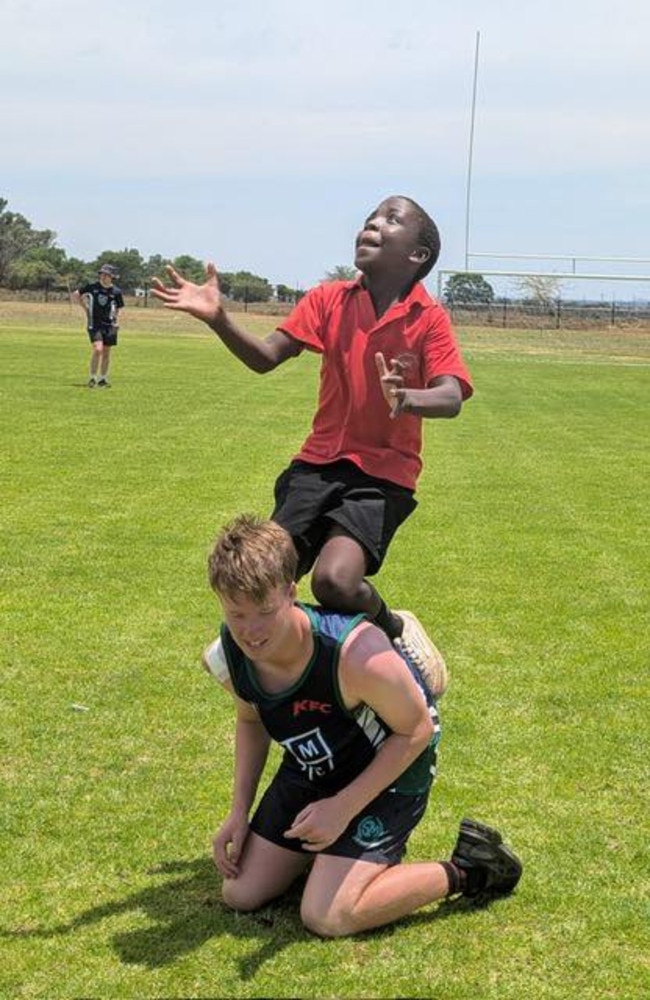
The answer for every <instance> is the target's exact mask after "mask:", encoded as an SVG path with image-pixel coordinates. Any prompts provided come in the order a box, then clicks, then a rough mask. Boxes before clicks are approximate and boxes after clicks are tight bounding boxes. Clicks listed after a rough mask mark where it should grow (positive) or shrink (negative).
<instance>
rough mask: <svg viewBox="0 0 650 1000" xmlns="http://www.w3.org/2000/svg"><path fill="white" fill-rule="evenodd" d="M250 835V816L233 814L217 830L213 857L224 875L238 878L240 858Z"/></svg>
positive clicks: (213, 842) (213, 843)
mask: <svg viewBox="0 0 650 1000" xmlns="http://www.w3.org/2000/svg"><path fill="white" fill-rule="evenodd" d="M247 836H248V818H247V817H246V816H233V815H232V814H231V815H230V816H229V817H228V819H227V820H226V821H225V823H224V824H223V826H222V827H221V828H220V829H219V830H218V831H217V833H216V834H215V836H214V839H213V841H212V858H213V860H214V863H215V865H216V866H217V868H218V869H219V871H220V872H221V874H222V875H224V876H225V877H226V878H237V876H238V875H239V860H240V858H241V855H242V851H243V849H244V844H245V842H246V837H247Z"/></svg>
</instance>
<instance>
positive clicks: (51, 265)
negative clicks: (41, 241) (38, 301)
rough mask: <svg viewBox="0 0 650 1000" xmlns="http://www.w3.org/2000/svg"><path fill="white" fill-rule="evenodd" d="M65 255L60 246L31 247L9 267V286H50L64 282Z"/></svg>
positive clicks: (32, 287) (36, 287)
mask: <svg viewBox="0 0 650 1000" xmlns="http://www.w3.org/2000/svg"><path fill="white" fill-rule="evenodd" d="M65 272H66V255H65V250H62V249H61V248H60V247H33V248H32V249H31V250H27V251H26V252H25V253H24V254H23V255H22V257H19V258H18V259H17V260H15V261H14V262H13V264H12V265H11V267H10V269H9V274H8V278H7V281H8V284H9V287H10V288H30V289H39V288H48V287H49V288H51V287H54V286H56V285H62V284H65Z"/></svg>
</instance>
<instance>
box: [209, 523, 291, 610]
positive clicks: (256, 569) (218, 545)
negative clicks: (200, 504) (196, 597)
mask: <svg viewBox="0 0 650 1000" xmlns="http://www.w3.org/2000/svg"><path fill="white" fill-rule="evenodd" d="M297 565H298V556H297V553H296V550H295V548H294V545H293V541H292V540H291V536H290V535H289V534H288V532H286V531H285V530H284V528H281V527H280V525H279V524H276V523H275V521H268V520H263V519H262V518H260V517H256V516H255V515H254V514H240V515H239V517H236V518H235V520H234V521H231V522H230V523H229V524H226V525H225V526H224V527H223V528H222V529H221V531H220V532H219V534H218V535H217V538H216V541H215V543H214V545H213V548H212V551H211V553H210V555H209V557H208V578H209V580H210V586H211V587H212V589H213V590H215V591H217V593H219V594H224V595H226V596H227V597H234V596H236V594H238V593H239V594H247V595H249V596H250V597H252V598H253V600H255V601H262V600H264V598H265V597H266V596H267V595H268V593H269V592H270V591H271V590H273V589H274V587H278V586H287V585H289V584H291V583H293V581H294V580H295V578H296V569H297Z"/></svg>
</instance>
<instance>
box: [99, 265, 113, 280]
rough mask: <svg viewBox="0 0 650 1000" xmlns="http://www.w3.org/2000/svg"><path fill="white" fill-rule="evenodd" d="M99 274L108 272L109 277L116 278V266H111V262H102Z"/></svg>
mask: <svg viewBox="0 0 650 1000" xmlns="http://www.w3.org/2000/svg"><path fill="white" fill-rule="evenodd" d="M99 273H100V274H108V275H110V276H111V278H117V268H115V267H113V265H112V264H102V266H101V267H100V269H99Z"/></svg>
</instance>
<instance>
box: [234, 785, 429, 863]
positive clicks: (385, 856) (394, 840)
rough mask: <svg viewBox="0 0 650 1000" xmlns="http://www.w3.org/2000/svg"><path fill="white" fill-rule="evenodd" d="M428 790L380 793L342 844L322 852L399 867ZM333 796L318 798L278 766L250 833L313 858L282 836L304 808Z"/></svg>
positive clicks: (358, 819) (320, 796) (421, 813)
mask: <svg viewBox="0 0 650 1000" xmlns="http://www.w3.org/2000/svg"><path fill="white" fill-rule="evenodd" d="M429 790H430V789H428V790H427V791H426V792H423V793H422V794H421V795H403V794H401V793H399V792H389V791H388V790H386V791H383V792H381V793H380V794H379V795H378V796H377V798H376V799H373V801H372V802H370V803H369V804H368V805H367V806H366V807H365V809H362V811H361V812H360V813H359V814H358V815H357V816H355V817H354V819H353V820H352V822H351V823H350V824H349V826H348V827H347V829H346V830H344V831H343V833H342V834H341V836H340V837H339V838H338V840H335V841H334V843H333V844H330V846H329V847H326V848H325V850H323V851H319V852H318V853H319V854H333V855H335V856H336V857H341V858H354V859H355V860H359V861H373V862H375V863H376V864H382V865H396V864H399V862H400V861H401V860H402V858H403V857H404V854H405V853H406V844H407V842H408V839H409V836H410V834H411V831H412V830H413V829H414V828H415V827H416V826H417V824H418V823H419V822H420V820H421V819H422V816H423V815H424V811H425V809H426V807H427V802H428V800H429ZM332 794H334V793H333V792H327V793H322V792H321V793H320V794H319V793H318V792H317V791H316V790H315V789H314V788H312V787H309V786H305V785H304V784H298V783H297V782H295V781H292V780H291V776H290V773H289V774H288V773H287V772H286V771H285V770H284V769H283V768H282V766H280V769H279V770H278V772H277V774H276V775H275V777H274V778H273V780H272V782H271V784H270V785H269V787H268V788H267V790H266V792H265V793H264V795H263V796H262V799H261V801H260V804H259V805H258V807H257V809H256V810H255V814H254V815H253V818H252V819H251V824H250V828H251V830H253V831H254V832H255V833H256V834H257V835H258V836H259V837H263V838H264V839H265V840H269V841H271V843H272V844H277V845H278V847H286V848H287V850H289V851H296V852H298V853H299V854H309V855H311V856H312V857H313V856H314V852H313V851H307V850H305V848H304V847H303V846H302V844H301V843H300V841H298V840H294V839H293V838H291V839H288V838H287V837H285V836H284V833H285V831H286V830H288V829H289V827H290V826H291V825H292V824H293V821H294V819H295V818H296V816H297V815H298V813H299V812H300V810H301V809H304V808H305V806H306V805H309V803H310V802H314V801H315V800H316V799H318V798H324V797H327V796H328V795H332Z"/></svg>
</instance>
